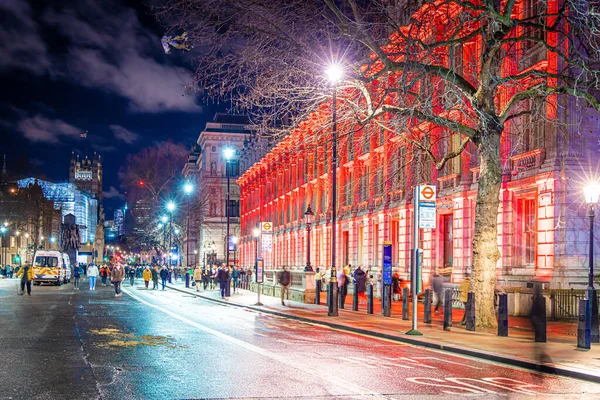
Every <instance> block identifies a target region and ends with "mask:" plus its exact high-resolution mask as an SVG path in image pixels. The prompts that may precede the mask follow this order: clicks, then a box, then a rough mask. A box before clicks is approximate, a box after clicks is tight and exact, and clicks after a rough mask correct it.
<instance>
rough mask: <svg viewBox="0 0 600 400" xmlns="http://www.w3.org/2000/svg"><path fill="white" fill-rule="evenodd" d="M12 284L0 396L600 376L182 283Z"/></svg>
mask: <svg viewBox="0 0 600 400" xmlns="http://www.w3.org/2000/svg"><path fill="white" fill-rule="evenodd" d="M140 283H141V281H140ZM15 287H16V281H7V280H3V281H0V399H200V398H225V399H229V398H232V399H404V398H428V397H431V398H445V397H447V396H451V397H452V398H462V397H481V398H486V399H488V398H534V397H538V398H548V397H550V396H555V397H556V398H564V397H566V396H571V395H573V394H578V395H581V394H585V395H586V397H588V398H600V385H598V384H594V383H590V382H584V381H578V380H574V379H570V378H561V377H556V376H551V375H545V374H537V373H533V372H530V371H526V370H522V369H519V368H515V367H510V366H504V365H500V364H497V363H490V362H484V361H480V360H476V359H472V358H468V357H461V356H454V355H451V354H448V353H444V352H438V351H433V350H428V349H423V348H419V347H415V346H410V345H406V344H401V343H395V342H391V341H386V340H380V339H374V338H370V337H365V336H360V335H356V334H350V333H346V332H341V331H337V330H333V329H329V328H326V327H321V326H317V325H312V324H307V323H303V322H298V321H294V320H290V319H286V318H279V317H275V316H271V315H268V314H262V313H257V312H252V311H247V310H244V309H240V308H237V307H229V306H224V305H219V304H216V303H213V302H209V301H205V300H200V299H197V298H194V297H193V296H192V295H188V294H183V293H180V292H176V291H165V292H163V291H152V290H146V289H145V288H143V285H139V284H138V285H136V286H134V287H130V286H129V284H128V283H127V284H126V285H125V287H124V288H125V294H124V295H123V296H122V297H120V298H115V297H114V291H112V289H111V288H110V287H102V286H99V287H98V288H97V290H96V291H88V290H85V289H86V282H82V285H81V287H82V290H81V291H80V292H75V291H73V289H72V285H64V286H61V287H54V286H42V287H34V292H33V295H32V296H31V297H28V296H17V295H16V289H15Z"/></svg>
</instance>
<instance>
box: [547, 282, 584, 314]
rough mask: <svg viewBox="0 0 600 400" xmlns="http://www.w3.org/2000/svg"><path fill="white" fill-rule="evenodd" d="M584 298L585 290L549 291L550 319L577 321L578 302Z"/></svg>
mask: <svg viewBox="0 0 600 400" xmlns="http://www.w3.org/2000/svg"><path fill="white" fill-rule="evenodd" d="M585 297H586V291H585V290H575V289H551V290H550V318H552V319H553V320H559V319H577V318H578V314H577V312H578V307H579V300H583V299H585Z"/></svg>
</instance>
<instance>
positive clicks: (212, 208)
mask: <svg viewBox="0 0 600 400" xmlns="http://www.w3.org/2000/svg"><path fill="white" fill-rule="evenodd" d="M208 215H210V216H215V215H217V203H215V202H211V203H210V210H209V214H208Z"/></svg>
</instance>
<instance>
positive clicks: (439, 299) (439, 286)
mask: <svg viewBox="0 0 600 400" xmlns="http://www.w3.org/2000/svg"><path fill="white" fill-rule="evenodd" d="M443 284H444V280H443V278H442V277H441V276H440V275H439V274H438V273H435V274H434V275H433V279H432V280H431V287H432V289H433V293H435V308H434V309H433V312H434V313H435V315H440V305H443V301H444V286H443Z"/></svg>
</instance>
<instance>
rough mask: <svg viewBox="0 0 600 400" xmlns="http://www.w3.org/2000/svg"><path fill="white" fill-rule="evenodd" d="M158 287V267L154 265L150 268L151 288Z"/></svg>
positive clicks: (155, 288)
mask: <svg viewBox="0 0 600 400" xmlns="http://www.w3.org/2000/svg"><path fill="white" fill-rule="evenodd" d="M157 289H158V267H157V266H156V265H155V266H154V268H152V290H157Z"/></svg>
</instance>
